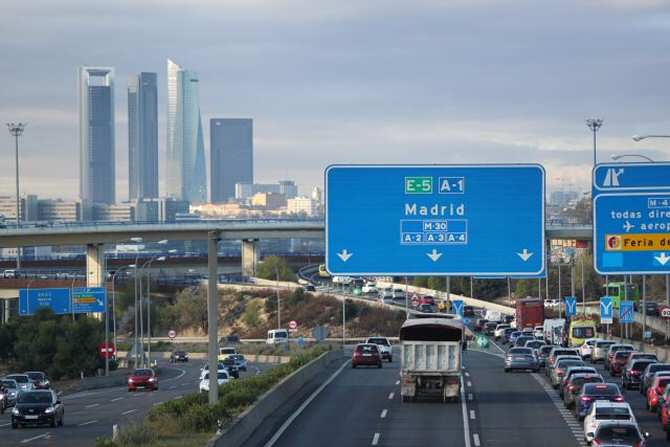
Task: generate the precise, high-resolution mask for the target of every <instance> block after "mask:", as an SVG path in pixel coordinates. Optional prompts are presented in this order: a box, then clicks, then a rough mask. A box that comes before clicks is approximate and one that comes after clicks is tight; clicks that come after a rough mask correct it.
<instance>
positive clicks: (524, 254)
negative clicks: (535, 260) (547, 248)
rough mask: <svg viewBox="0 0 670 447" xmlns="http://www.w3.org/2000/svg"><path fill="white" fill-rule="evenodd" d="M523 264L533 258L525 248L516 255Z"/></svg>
mask: <svg viewBox="0 0 670 447" xmlns="http://www.w3.org/2000/svg"><path fill="white" fill-rule="evenodd" d="M517 255H518V256H519V257H520V258H521V260H522V261H523V262H526V261H528V260H529V259H530V257H531V256H533V253H531V252H529V251H528V249H527V248H524V249H523V251H522V252H521V253H517Z"/></svg>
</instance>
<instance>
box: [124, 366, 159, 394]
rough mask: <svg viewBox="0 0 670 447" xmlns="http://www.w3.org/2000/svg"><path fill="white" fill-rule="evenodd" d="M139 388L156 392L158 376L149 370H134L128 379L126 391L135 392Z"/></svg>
mask: <svg viewBox="0 0 670 447" xmlns="http://www.w3.org/2000/svg"><path fill="white" fill-rule="evenodd" d="M140 388H145V389H147V390H152V391H157V390H158V376H157V375H156V373H155V372H154V370H153V369H151V368H139V369H136V370H135V371H134V372H133V374H132V375H131V376H130V377H129V378H128V391H137V390H138V389H140Z"/></svg>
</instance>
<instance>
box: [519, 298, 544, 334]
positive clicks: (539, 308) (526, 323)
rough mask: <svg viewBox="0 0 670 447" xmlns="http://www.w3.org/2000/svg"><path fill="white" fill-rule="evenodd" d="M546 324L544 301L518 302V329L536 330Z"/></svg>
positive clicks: (528, 299) (530, 299)
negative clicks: (536, 327)
mask: <svg viewBox="0 0 670 447" xmlns="http://www.w3.org/2000/svg"><path fill="white" fill-rule="evenodd" d="M543 324H544V301H542V300H541V299H538V298H524V299H521V300H517V301H516V329H517V330H518V331H520V330H523V329H524V328H530V329H534V328H535V326H542V325H543Z"/></svg>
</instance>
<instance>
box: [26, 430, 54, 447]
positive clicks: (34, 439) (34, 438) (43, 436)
mask: <svg viewBox="0 0 670 447" xmlns="http://www.w3.org/2000/svg"><path fill="white" fill-rule="evenodd" d="M49 436H50V435H49V433H48V432H47V433H44V434H42V435H37V436H33V437H32V438H28V439H24V440H23V441H21V444H26V443H28V442H30V441H36V440H38V439H42V438H44V439H46V438H48V437H49Z"/></svg>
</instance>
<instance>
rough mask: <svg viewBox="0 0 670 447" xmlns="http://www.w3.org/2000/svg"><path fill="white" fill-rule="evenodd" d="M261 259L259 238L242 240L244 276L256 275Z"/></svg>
mask: <svg viewBox="0 0 670 447" xmlns="http://www.w3.org/2000/svg"><path fill="white" fill-rule="evenodd" d="M259 259H260V249H259V247H258V239H243V240H242V276H256V267H257V266H258V260H259Z"/></svg>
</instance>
